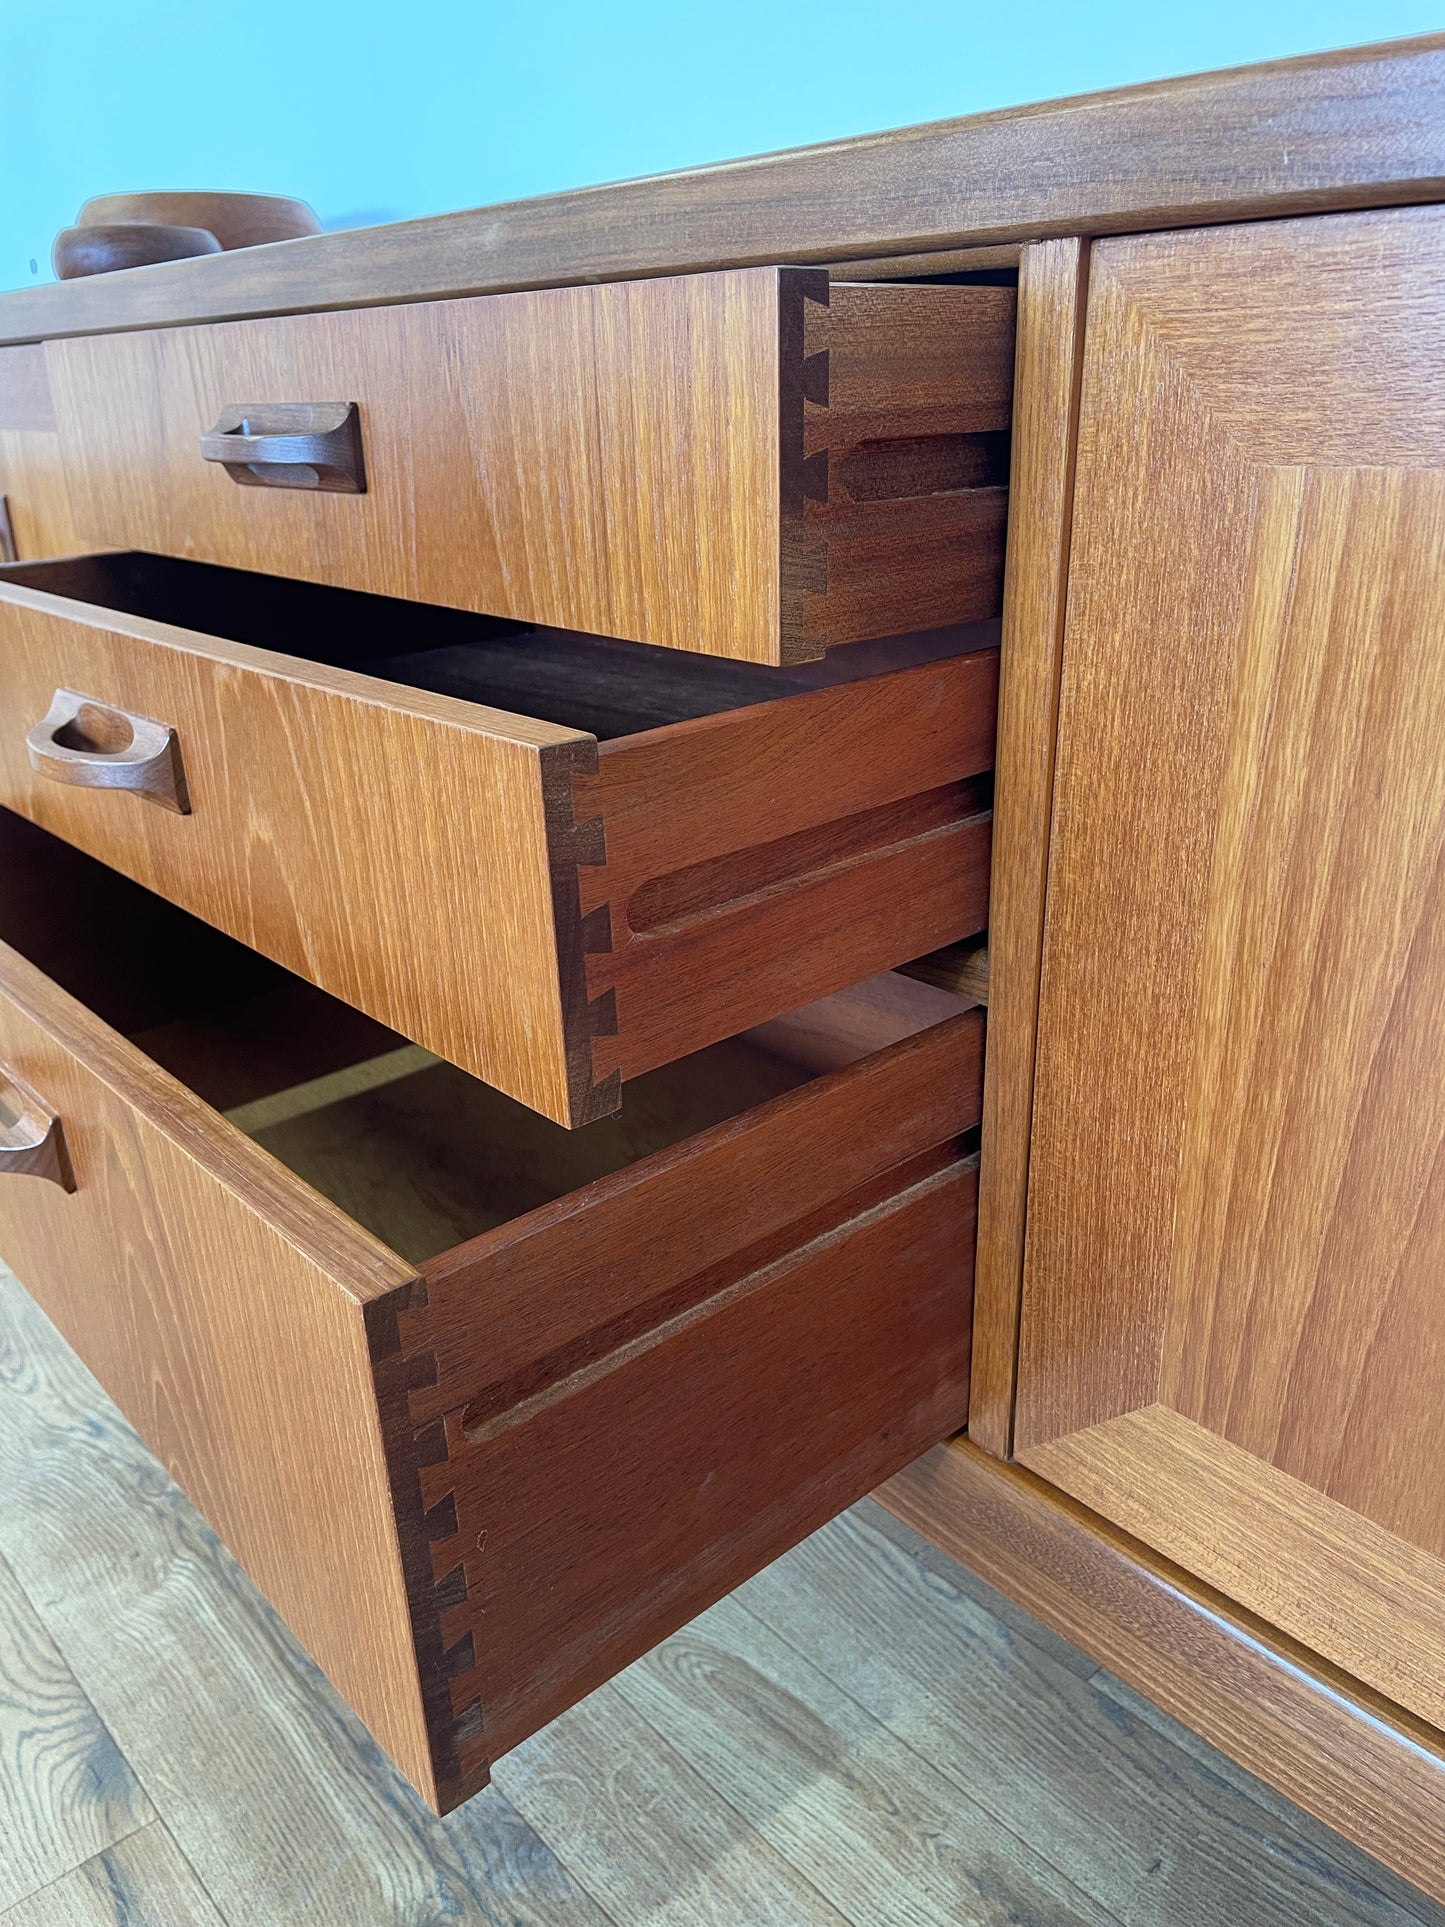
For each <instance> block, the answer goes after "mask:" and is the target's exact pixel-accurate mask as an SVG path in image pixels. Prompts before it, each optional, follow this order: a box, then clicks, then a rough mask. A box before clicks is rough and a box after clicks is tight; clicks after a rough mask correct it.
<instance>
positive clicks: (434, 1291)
mask: <svg viewBox="0 0 1445 1927" xmlns="http://www.w3.org/2000/svg"><path fill="white" fill-rule="evenodd" d="M909 988H910V990H918V991H920V992H924V987H923V986H910V987H909ZM924 994H925V995H926V993H924ZM940 995H941V993H940ZM835 1001H836V1003H837V1004H840V1005H846V1004H847V1002H848V999H846V998H839V999H837V1000H833V999H830V1000H828V1003H829V1004H833V1003H834V1002H835ZM915 1001H916V1000H915ZM939 1007H940V1006H939V1005H938V1004H936V1003H934V1002H933V1001H931V1000H930V1001H929V1002H928V1004H927V1012H926V1018H925V1021H927V1022H930V1023H931V1024H932V1026H933V1027H932V1028H930V1029H926V1030H923V1031H921V1032H919V1033H918V1034H917V1035H915V1036H913V1037H909V1038H906V1039H904V1040H903V1041H901V1042H898V1043H896V1044H893V1045H892V1046H890V1047H888V1048H886V1049H882V1050H879V1051H878V1052H877V1054H876V1055H872V1056H868V1057H865V1058H863V1059H862V1060H861V1061H860V1062H857V1063H854V1064H852V1065H850V1066H848V1067H847V1068H846V1069H841V1070H839V1071H836V1072H835V1073H834V1074H833V1075H832V1076H828V1077H823V1078H820V1079H818V1080H817V1081H816V1082H813V1083H809V1084H805V1085H803V1086H802V1087H801V1088H800V1089H798V1090H796V1091H790V1092H788V1093H786V1094H785V1095H784V1096H781V1097H778V1098H775V1099H773V1101H772V1102H771V1103H768V1104H764V1105H762V1106H760V1107H759V1108H758V1109H756V1110H752V1111H748V1112H745V1113H744V1114H743V1115H742V1116H741V1117H737V1118H733V1119H731V1120H729V1121H728V1122H726V1123H723V1124H719V1125H717V1126H715V1127H714V1128H713V1129H712V1130H710V1131H704V1132H702V1133H701V1134H700V1135H698V1136H696V1137H692V1138H689V1139H687V1140H686V1141H685V1142H684V1143H682V1144H679V1145H677V1146H675V1147H674V1148H673V1149H672V1150H668V1151H663V1152H660V1153H658V1154H657V1155H655V1156H653V1157H650V1158H645V1159H643V1160H642V1162H640V1163H638V1164H634V1165H631V1166H630V1167H628V1168H627V1169H625V1170H623V1171H619V1172H618V1173H617V1174H616V1175H615V1176H613V1177H608V1178H603V1179H600V1180H599V1181H598V1182H597V1183H595V1184H591V1185H588V1186H587V1187H586V1188H585V1189H584V1190H581V1191H576V1192H573V1193H571V1194H570V1195H569V1196H567V1197H564V1198H560V1199H558V1201H557V1202H556V1203H555V1204H550V1205H546V1206H544V1207H543V1208H542V1209H541V1210H539V1211H532V1212H529V1213H528V1214H527V1216H525V1217H522V1218H517V1219H515V1220H513V1222H512V1223H510V1224H506V1225H503V1226H500V1227H499V1228H498V1229H497V1230H496V1231H490V1232H486V1233H484V1234H483V1235H482V1236H481V1237H479V1238H473V1239H472V1240H471V1241H470V1242H469V1243H467V1244H464V1245H460V1246H458V1247H457V1249H456V1250H454V1251H449V1252H447V1253H446V1254H445V1255H444V1256H443V1257H441V1258H438V1259H434V1260H433V1261H432V1262H431V1263H430V1264H429V1265H426V1266H423V1267H422V1271H423V1276H424V1277H425V1278H426V1281H427V1303H426V1306H425V1308H424V1309H423V1310H418V1311H415V1312H407V1313H405V1314H403V1316H402V1323H401V1336H402V1341H403V1344H404V1346H405V1347H406V1349H408V1350H419V1349H428V1350H431V1351H434V1352H435V1354H436V1360H437V1365H436V1374H437V1375H436V1379H435V1382H434V1383H433V1384H432V1385H430V1386H428V1387H427V1388H425V1389H424V1390H419V1391H417V1392H416V1393H415V1394H414V1395H413V1399H412V1408H411V1409H412V1416H413V1418H414V1419H415V1420H416V1421H417V1422H418V1423H420V1422H422V1421H425V1420H429V1419H433V1418H436V1417H438V1416H439V1415H440V1414H442V1413H444V1412H447V1411H449V1410H452V1409H453V1408H454V1407H456V1406H457V1405H458V1404H466V1403H468V1402H471V1403H475V1402H477V1401H478V1400H480V1399H482V1398H483V1397H484V1396H486V1395H487V1394H489V1392H490V1391H491V1390H492V1388H494V1387H503V1388H507V1389H508V1391H509V1393H510V1395H511V1396H513V1397H518V1396H521V1395H523V1393H524V1392H525V1393H526V1394H527V1395H531V1394H532V1393H534V1392H535V1391H536V1390H537V1389H538V1387H539V1386H541V1385H542V1384H544V1383H547V1382H549V1381H550V1380H552V1379H555V1378H557V1377H558V1376H560V1375H561V1374H563V1373H565V1372H570V1371H573V1370H576V1369H578V1368H579V1366H580V1365H581V1364H582V1363H584V1362H586V1361H587V1360H589V1359H591V1358H593V1357H595V1356H597V1355H599V1354H601V1353H605V1352H606V1351H607V1350H609V1349H611V1348H613V1347H615V1345H616V1344H618V1343H619V1342H622V1338H623V1337H625V1336H627V1335H628V1334H629V1333H630V1332H631V1331H634V1330H635V1329H637V1328H638V1326H639V1324H642V1325H645V1324H648V1323H656V1322H658V1319H659V1317H660V1316H661V1315H662V1314H661V1313H660V1312H659V1310H658V1307H662V1308H663V1309H664V1311H665V1313H666V1315H668V1316H671V1315H673V1314H675V1313H676V1312H677V1311H678V1310H679V1309H681V1307H682V1303H683V1302H684V1299H680V1298H679V1293H682V1292H684V1288H685V1287H686V1286H687V1285H688V1283H689V1281H691V1280H697V1279H705V1278H706V1277H707V1276H708V1274H709V1273H710V1271H711V1269H712V1267H714V1266H716V1265H717V1264H719V1263H722V1262H723V1261H724V1260H725V1259H726V1257H727V1256H728V1254H729V1253H732V1252H737V1251H740V1250H743V1249H745V1248H747V1247H750V1246H752V1245H754V1244H756V1243H757V1242H758V1241H759V1240H762V1239H765V1238H768V1237H771V1236H773V1235H774V1234H776V1233H777V1232H778V1231H779V1230H780V1229H781V1228H783V1227H785V1226H787V1225H789V1224H792V1223H793V1222H794V1221H795V1220H797V1219H798V1218H800V1217H802V1216H804V1215H806V1213H807V1212H809V1211H810V1210H813V1209H815V1208H816V1207H817V1206H818V1205H819V1204H820V1203H825V1202H826V1201H828V1200H829V1199H831V1198H835V1197H838V1196H840V1195H842V1194H843V1193H844V1192H846V1191H849V1190H851V1189H853V1188H854V1187H855V1186H856V1185H859V1184H862V1183H864V1182H865V1181H866V1180H867V1179H868V1178H870V1177H872V1176H874V1175H876V1174H877V1173H878V1172H879V1171H883V1170H887V1169H889V1168H890V1167H891V1166H892V1165H894V1164H896V1163H898V1162H899V1161H900V1160H901V1159H903V1158H905V1157H907V1156H909V1155H910V1154H911V1153H912V1152H914V1151H915V1150H917V1149H918V1148H919V1147H920V1146H928V1145H931V1144H936V1143H940V1142H942V1141H943V1140H944V1139H946V1138H951V1137H956V1136H958V1135H959V1134H960V1133H962V1132H964V1131H967V1130H970V1129H971V1128H972V1127H973V1126H974V1125H976V1124H977V1123H978V1120H979V1117H980V1115H981V1106H982V1089H983V1019H982V1016H981V1014H980V1013H979V1012H977V1011H970V1012H966V1013H963V1014H961V1015H958V1016H956V1017H953V1018H951V1019H950V1020H949V1021H948V1022H946V1023H942V1024H939V1023H937V1022H936V1018H937V1015H938V1009H939ZM819 1010H820V1013H821V1012H828V1005H826V1004H825V1005H821V1006H819ZM828 1017H829V1018H831V1022H828V1021H827V1020H826V1019H825V1020H823V1021H824V1022H825V1023H826V1027H827V1028H828V1029H829V1030H831V1031H832V1033H833V1034H834V1035H836V1034H837V1028H838V1022H839V1017H838V1015H836V1014H834V1013H832V1012H828ZM793 1021H794V1022H796V1021H797V1020H796V1018H795V1019H794V1020H793ZM805 1021H806V1020H805ZM843 1021H844V1022H845V1023H846V1022H847V1014H846V1011H845V1012H844V1013H843ZM775 1028H781V1026H778V1027H775ZM783 1047H784V1048H786V1045H784V1046H783ZM483 1308H484V1309H483ZM479 1313H480V1315H479Z"/></svg>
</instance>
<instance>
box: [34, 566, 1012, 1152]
mask: <svg viewBox="0 0 1445 1927" xmlns="http://www.w3.org/2000/svg"><path fill="white" fill-rule="evenodd" d="M0 576H3V578H4V579H0V716H3V718H4V727H3V729H0V804H4V805H5V806H7V807H9V808H11V809H13V810H17V811H19V812H20V813H22V814H23V815H26V816H28V817H30V818H32V819H33V820H34V821H35V822H37V823H40V824H42V825H44V826H45V827H46V828H48V829H50V830H52V831H54V832H55V833H56V834H58V835H60V836H63V837H64V838H66V839H67V840H68V841H69V842H72V843H74V844H76V845H78V846H79V847H81V848H83V849H85V850H88V851H89V852H91V854H93V855H95V856H98V857H100V858H101V859H102V860H103V861H104V862H106V863H109V864H111V865H113V866H114V867H115V868H117V869H119V870H123V871H124V872H125V873H126V874H127V875H129V876H131V877H133V878H135V879H136V880H137V881H138V882H141V883H143V884H145V885H146V886H147V887H148V888H150V889H153V890H156V891H158V892H159V893H160V894H161V895H163V896H166V897H169V898H170V899H171V900H172V901H173V902H175V903H179V904H181V905H182V906H183V907H184V908H186V909H188V910H191V911H193V912H195V913H196V914H197V915H198V916H201V917H203V918H205V919H206V920H207V921H208V922H210V923H214V924H216V925H218V926H219V927H220V928H222V929H224V930H227V931H229V932H230V933H231V934H232V935H233V936H235V937H238V938H239V939H240V940H241V941H242V942H244V943H246V944H248V945H250V946H251V947H252V948H254V949H257V950H260V951H262V952H264V953H265V954H266V955H267V956H269V957H272V958H274V959H275V960H276V961H277V962H279V963H282V964H284V965H285V966H286V967H287V968H288V969H290V970H294V971H296V972H297V973H298V974H300V975H302V976H304V977H307V978H309V979H310V980H311V981H312V982H314V983H317V984H319V985H320V986H321V987H322V988H324V989H326V990H329V991H331V992H332V993H333V994H335V995H336V996H338V997H341V998H343V999H345V1001H346V1002H347V1003H350V1004H354V1005H356V1006H358V1007H359V1008H360V1009H362V1010H365V1011H366V1012H368V1013H369V1014H370V1015H371V1016H373V1017H376V1018H377V1019H379V1020H380V1021H381V1022H384V1023H386V1024H388V1025H391V1026H392V1027H394V1028H395V1029H397V1030H399V1031H402V1032H403V1033H404V1034H405V1035H406V1036H408V1037H410V1038H412V1039H413V1040H415V1041H416V1042H418V1043H421V1044H423V1045H425V1046H426V1047H427V1048H429V1049H431V1050H434V1051H436V1052H437V1053H438V1054H439V1055H440V1056H443V1057H445V1058H448V1059H449V1060H450V1061H451V1062H453V1063H455V1064H458V1065H460V1066H461V1067H462V1068H463V1069H465V1070H468V1071H471V1072H473V1073H475V1075H477V1076H478V1077H482V1078H485V1079H486V1081H487V1082H488V1083H491V1084H495V1085H496V1086H497V1087H498V1088H499V1089H501V1090H504V1091H506V1092H508V1093H509V1094H510V1095H512V1096H513V1097H516V1098H518V1099H519V1100H520V1101H521V1102H523V1103H525V1104H528V1105H530V1106H531V1107H532V1108H533V1109H535V1110H538V1111H541V1112H542V1113H543V1114H544V1115H546V1116H547V1117H550V1118H553V1119H555V1120H556V1121H558V1122H559V1123H564V1124H569V1125H576V1124H582V1123H585V1122H587V1121H588V1120H589V1119H591V1118H596V1117H600V1116H604V1115H606V1114H608V1113H609V1112H612V1111H615V1110H616V1109H617V1108H618V1106H619V1104H620V1102H621V1085H622V1083H623V1082H624V1081H626V1080H628V1079H631V1078H634V1077H637V1076H640V1075H641V1074H642V1073H644V1072H646V1071H648V1070H651V1069H653V1068H655V1067H656V1066H657V1065H660V1064H664V1063H667V1062H669V1061H671V1060H672V1059H674V1058H677V1057H681V1056H684V1055H685V1054H686V1053H687V1052H689V1051H692V1050H696V1049H698V1048H700V1047H701V1046H703V1045H705V1044H709V1043H712V1042H714V1041H715V1040H717V1039H718V1038H721V1037H726V1036H730V1035H732V1034H734V1033H735V1032H737V1031H739V1030H742V1029H744V1028H746V1027H747V1026H748V1025H750V1024H754V1023H758V1022H761V1021H763V1020H764V1019H767V1018H770V1017H773V1016H776V1015H777V1014H778V1013H779V1012H781V1011H784V1010H788V1009H791V1008H793V1007H794V1006H796V1005H797V1004H800V1003H804V1002H807V1001H808V1000H810V999H812V998H815V997H819V996H823V995H826V994H828V993H829V992H831V991H834V990H837V989H840V988H841V987H843V986H844V985H846V984H849V983H854V982H857V981H858V980H859V979H861V978H863V977H865V976H869V975H872V974H873V973H875V972H877V971H879V970H884V969H891V968H893V967H894V966H895V965H897V964H899V963H902V962H904V961H906V960H907V959H908V958H910V957H915V956H919V955H921V954H922V953H923V952H925V951H928V950H932V949H936V948H937V947H938V946H939V945H942V944H946V943H951V942H953V941H955V940H956V939H959V938H962V937H966V936H968V935H970V934H972V933H973V932H975V931H977V930H980V929H982V928H983V926H984V925H985V923H986V922H987V914H988V912H987V905H988V867H989V833H990V815H989V793H988V784H987V782H986V781H981V780H980V779H982V778H984V777H986V774H987V772H988V771H989V770H990V769H991V767H992V763H993V746H994V714H995V706H996V693H997V651H996V649H994V648H993V647H990V646H987V645H990V644H992V643H993V641H994V639H995V634H996V629H995V626H994V625H992V624H978V625H973V626H971V627H967V628H962V629H957V630H952V631H941V632H931V633H929V634H926V635H923V636H919V637H912V638H909V637H904V638H895V639H894V640H893V641H892V642H887V643H865V644H859V645H857V646H856V647H855V648H852V649H844V650H840V651H837V652H836V653H835V655H834V656H833V657H831V658H830V659H829V660H828V661H827V662H826V663H821V664H817V665H813V666H801V667H798V668H795V669H791V670H783V669H764V668H758V667H755V666H752V665H746V664H739V663H722V662H717V661H712V660H709V659H707V658H705V657H690V656H680V655H669V654H667V653H666V652H663V651H660V650H648V649H644V648H642V647H641V646H640V645H638V644H635V643H626V642H609V641H605V640H602V639H599V638H596V637H579V636H572V635H567V634H560V633H557V632H551V631H536V630H533V631H525V630H521V629H519V628H517V627H516V625H511V624H507V623H499V622H495V621H489V620H488V619H487V618H483V617H477V616H470V615H464V614H460V613H458V612H456V611H452V610H443V609H433V608H428V607H424V606H421V605H416V604H410V603H402V602H396V601H393V600H391V599H389V598H381V597H373V596H364V595H359V594H355V593H351V592H348V591H346V590H337V589H319V588H315V587H313V586H310V585H307V584H304V583H294V582H286V581H281V580H278V579H275V578H272V577H268V576H261V575H251V574H246V573H243V572H240V571H234V570H226V569H217V568H212V567H209V566H207V565H205V564H201V563H185V562H176V561H172V560H168V559H163V558H159V557H154V556H143V555H129V554H122V555H105V556H90V557H82V558H76V559H73V560H70V561H66V562H50V563H32V564H22V565H20V566H18V567H13V568H10V569H7V570H4V571H0ZM128 792H129V793H128Z"/></svg>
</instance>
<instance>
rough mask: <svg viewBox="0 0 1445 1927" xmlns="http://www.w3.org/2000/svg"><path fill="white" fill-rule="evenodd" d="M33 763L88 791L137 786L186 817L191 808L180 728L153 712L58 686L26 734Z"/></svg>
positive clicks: (139, 791) (57, 780)
mask: <svg viewBox="0 0 1445 1927" xmlns="http://www.w3.org/2000/svg"><path fill="white" fill-rule="evenodd" d="M25 746H26V748H27V749H28V750H29V751H30V763H31V767H32V768H33V769H38V770H39V771H40V774H41V775H42V776H48V777H49V778H50V780H51V782H53V783H77V784H79V785H80V786H81V787H82V788H84V789H96V790H134V791H135V792H136V793H137V794H138V795H140V796H149V797H152V798H153V799H154V800H155V801H156V802H157V803H163V804H164V805H165V807H166V808H167V809H168V810H176V811H178V812H179V813H180V814H181V815H182V816H189V815H190V812H191V799H190V793H189V791H188V790H187V788H186V772H185V767H184V765H183V764H182V762H181V746H180V742H179V741H178V739H177V737H176V732H175V731H174V730H173V729H171V728H170V727H169V726H168V725H167V724H165V723H157V722H152V721H151V719H150V717H148V716H132V715H131V714H130V712H129V711H128V710H124V709H115V708H112V707H111V705H110V704H109V703H101V702H97V701H96V700H95V698H94V697H93V696H82V695H79V694H77V692H76V691H75V690H73V689H57V690H56V692H55V698H54V701H53V702H52V703H51V705H50V708H49V709H48V710H47V711H46V713H45V715H44V717H43V718H42V719H41V721H40V722H38V723H37V724H36V725H35V727H34V728H33V729H32V730H31V731H30V732H29V734H28V735H27V736H26V738H25Z"/></svg>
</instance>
